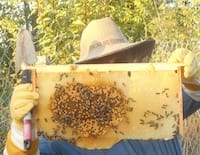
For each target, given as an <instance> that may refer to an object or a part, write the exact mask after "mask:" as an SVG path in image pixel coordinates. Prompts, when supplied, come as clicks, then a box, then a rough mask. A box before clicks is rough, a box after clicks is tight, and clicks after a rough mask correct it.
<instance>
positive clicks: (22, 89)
mask: <svg viewBox="0 0 200 155" xmlns="http://www.w3.org/2000/svg"><path fill="white" fill-rule="evenodd" d="M38 99H39V94H38V93H37V92H33V91H32V85H31V84H20V85H18V86H16V87H15V88H14V91H13V94H12V97H11V103H10V113H11V117H12V119H13V122H14V124H15V125H16V127H17V128H19V129H22V128H23V118H24V116H25V115H26V114H27V113H28V112H30V111H31V110H32V108H33V107H34V106H36V105H37V104H38V102H37V100H38Z"/></svg>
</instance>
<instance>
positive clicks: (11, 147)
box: [4, 131, 39, 155]
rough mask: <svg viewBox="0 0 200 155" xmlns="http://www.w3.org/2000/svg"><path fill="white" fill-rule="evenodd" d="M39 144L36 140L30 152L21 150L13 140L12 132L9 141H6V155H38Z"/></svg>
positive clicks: (9, 133)
mask: <svg viewBox="0 0 200 155" xmlns="http://www.w3.org/2000/svg"><path fill="white" fill-rule="evenodd" d="M38 143H39V140H38V139H36V140H34V141H32V147H31V149H30V150H28V151H24V150H21V149H20V148H19V147H17V146H16V145H15V144H14V143H13V141H12V138H11V132H10V131H9V132H8V135H7V141H6V147H5V150H4V155H36V154H37V151H38Z"/></svg>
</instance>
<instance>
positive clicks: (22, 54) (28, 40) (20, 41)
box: [15, 29, 37, 73]
mask: <svg viewBox="0 0 200 155" xmlns="http://www.w3.org/2000/svg"><path fill="white" fill-rule="evenodd" d="M15 56H16V63H15V72H16V73H17V72H19V71H20V70H21V69H25V68H26V66H28V65H33V64H34V63H35V62H36V61H37V56H36V52H35V47H34V44H33V40H32V35H31V33H30V32H29V31H28V30H26V29H21V30H20V31H19V33H18V36H17V42H16V55H15Z"/></svg>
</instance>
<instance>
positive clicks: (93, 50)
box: [76, 17, 155, 64]
mask: <svg viewBox="0 0 200 155" xmlns="http://www.w3.org/2000/svg"><path fill="white" fill-rule="evenodd" d="M154 44H155V40H154V39H147V40H143V41H140V42H135V43H130V42H129V41H128V40H127V39H126V37H125V36H124V35H123V33H122V32H121V30H120V28H119V27H118V26H117V25H116V24H115V23H114V22H113V20H112V19H111V18H109V17H106V18H102V19H97V20H93V21H91V22H90V23H89V24H88V25H87V27H86V28H85V29H84V30H83V32H82V36H81V41H80V58H79V60H78V61H77V62H76V63H78V64H79V63H82V64H85V63H95V61H99V60H105V59H106V58H111V57H118V58H119V59H120V61H121V62H123V59H124V57H126V58H129V59H137V62H138V61H141V60H142V59H143V58H144V57H147V56H150V55H151V54H152V51H153V48H154Z"/></svg>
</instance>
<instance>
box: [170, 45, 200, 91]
mask: <svg viewBox="0 0 200 155" xmlns="http://www.w3.org/2000/svg"><path fill="white" fill-rule="evenodd" d="M168 62H169V63H184V79H183V83H184V84H185V86H186V87H188V88H189V89H191V90H196V89H199V90H200V62H199V60H198V58H197V56H196V55H195V54H194V53H192V52H191V51H189V50H187V49H184V48H178V49H176V50H175V51H174V52H173V53H172V55H171V57H170V58H169V60H168Z"/></svg>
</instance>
